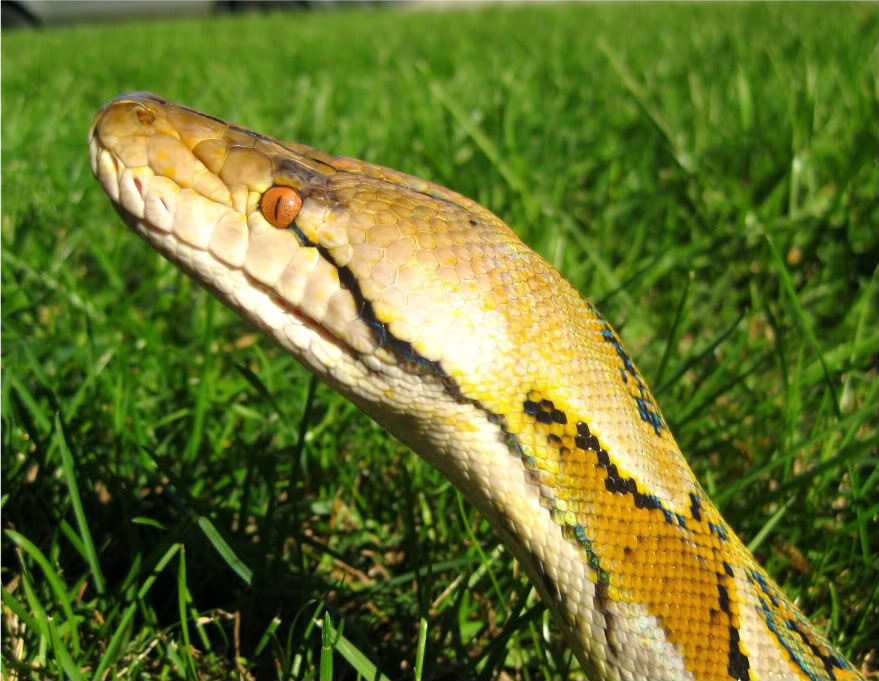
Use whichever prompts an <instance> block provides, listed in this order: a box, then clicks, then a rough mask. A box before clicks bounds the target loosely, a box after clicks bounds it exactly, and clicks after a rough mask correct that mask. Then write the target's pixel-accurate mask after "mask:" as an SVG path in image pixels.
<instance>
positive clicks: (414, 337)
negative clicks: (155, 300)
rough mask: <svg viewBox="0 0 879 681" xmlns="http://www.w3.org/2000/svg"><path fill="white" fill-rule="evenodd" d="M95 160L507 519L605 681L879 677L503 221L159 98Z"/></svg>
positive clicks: (107, 119)
mask: <svg viewBox="0 0 879 681" xmlns="http://www.w3.org/2000/svg"><path fill="white" fill-rule="evenodd" d="M88 146H89V160H90V162H91V168H92V171H93V173H94V175H95V176H96V177H97V179H98V181H99V182H100V184H101V186H102V187H103V189H104V191H105V192H106V193H107V195H108V196H109V197H110V199H111V201H112V203H113V205H114V207H115V208H116V210H117V211H118V212H119V213H120V215H121V216H122V217H123V219H124V220H125V222H127V223H128V225H129V226H130V227H131V228H132V229H133V230H134V231H135V232H137V234H139V235H140V236H141V237H142V238H143V239H144V240H146V241H147V242H148V243H149V244H150V245H152V246H153V248H155V249H156V250H157V251H159V253H161V254H162V255H163V256H165V257H166V258H167V259H169V260H170V261H171V262H173V263H174V264H175V265H177V266H178V267H180V268H181V269H183V270H184V271H185V272H186V273H188V274H189V275H191V276H192V277H193V278H194V279H196V280H197V281H198V282H200V283H201V284H203V285H204V286H205V287H207V288H208V289H209V290H210V291H211V292H213V293H214V295H216V296H217V297H218V298H219V299H220V300H221V301H222V302H223V303H225V304H226V305H228V306H229V307H231V308H232V309H233V310H235V311H237V312H238V313H239V314H240V315H241V316H243V317H244V318H246V319H247V320H249V321H250V322H251V323H252V324H254V325H256V326H257V327H260V328H262V329H264V330H265V331H266V332H267V333H268V334H269V335H271V336H272V337H273V338H274V339H275V340H276V341H277V342H278V343H280V345H282V346H283V347H284V348H285V349H286V350H288V351H289V352H290V353H292V354H293V355H294V356H295V357H296V358H297V359H298V360H299V361H300V362H301V363H302V364H304V365H305V366H306V367H308V368H309V369H310V370H311V371H313V372H315V373H316V374H318V375H319V376H320V377H321V378H323V379H324V380H326V381H327V382H328V383H329V384H330V385H331V386H332V387H333V388H335V389H336V390H338V391H339V392H340V393H342V394H343V395H346V396H347V397H348V398H350V399H351V400H352V401H353V402H354V403H356V404H357V405H358V406H359V407H360V408H362V409H363V411H365V412H366V413H367V414H369V415H370V416H371V417H372V418H373V419H375V420H376V421H377V422H379V423H380V424H382V425H383V426H384V427H385V428H387V430H389V431H390V432H391V433H393V434H394V435H395V436H396V437H398V438H399V439H400V440H402V441H403V442H405V443H406V444H408V445H409V446H410V447H412V449H414V450H415V451H416V452H417V453H418V454H420V455H421V456H422V457H423V458H424V459H426V460H427V461H428V462H429V463H431V464H432V465H433V466H435V467H436V468H438V469H439V470H440V471H441V472H442V473H443V474H444V475H446V476H447V477H448V478H449V479H450V480H451V482H452V483H453V484H454V485H455V486H456V487H457V488H458V489H460V490H461V492H462V493H463V494H464V496H465V497H466V498H467V499H468V500H469V501H470V502H471V503H473V504H474V505H475V506H476V508H478V509H479V511H480V512H481V513H482V514H483V515H484V516H485V517H486V518H488V520H489V521H490V522H491V524H492V526H493V527H494V529H495V530H496V532H497V533H498V534H499V535H500V537H501V538H502V539H503V542H504V544H505V545H506V546H507V548H508V549H509V550H510V552H511V553H512V554H513V556H515V558H516V559H517V560H518V561H519V562H520V564H521V565H522V567H523V568H524V570H525V571H526V573H527V574H528V576H529V578H530V579H531V581H532V582H533V584H534V586H535V588H536V589H537V591H538V593H539V594H540V597H541V599H542V600H543V601H544V602H545V603H546V604H547V606H548V608H549V609H550V611H551V612H552V614H553V616H554V618H555V620H556V621H557V622H558V626H559V627H560V629H561V631H562V632H563V634H564V636H565V639H566V641H567V644H568V645H569V647H570V648H571V650H572V651H573V652H574V654H575V655H576V656H577V658H578V660H579V661H580V663H581V665H582V666H583V668H584V670H585V671H586V673H587V674H588V675H589V676H590V677H592V678H606V679H639V678H640V679H743V680H744V679H852V678H859V674H858V672H857V670H855V669H854V668H853V667H852V665H851V664H850V663H849V662H848V661H847V660H846V659H845V658H844V657H843V656H842V655H841V654H840V653H839V652H837V651H836V650H835V649H834V648H833V647H832V646H831V645H830V643H829V642H828V641H827V639H826V638H825V637H824V636H823V635H822V634H821V633H820V632H818V631H817V630H816V629H815V627H813V626H812V624H811V623H810V622H809V621H808V620H807V619H806V618H805V617H804V616H803V615H802V614H801V613H800V612H799V610H798V609H797V608H796V607H795V606H794V605H793V604H792V603H791V602H790V601H789V600H788V599H787V598H786V597H785V595H784V594H783V593H782V591H781V590H780V588H779V587H778V586H777V585H776V584H775V582H773V581H772V579H771V578H770V577H769V576H768V575H767V574H766V573H765V572H764V571H763V569H762V568H761V567H760V565H759V564H758V563H757V562H756V561H755V559H754V557H753V556H752V555H751V554H750V552H749V551H748V550H747V549H746V548H745V547H744V545H743V544H742V543H741V541H740V540H739V539H738V538H737V537H736V535H735V533H734V532H733V531H732V529H730V527H729V526H728V525H727V524H726V522H725V521H724V520H723V518H722V517H721V516H720V514H719V512H718V511H717V509H716V508H715V507H714V506H713V505H712V503H711V501H710V500H709V499H708V498H707V497H706V495H705V493H704V491H703V490H702V487H701V486H700V485H699V483H698V482H697V480H696V478H695V477H694V475H693V473H692V472H691V470H690V468H689V466H688V465H687V463H686V461H685V460H684V457H683V456H682V454H681V452H680V450H679V449H678V446H677V444H676V443H675V439H674V437H673V436H672V434H671V432H670V431H669V429H668V426H667V424H666V421H665V419H664V418H663V416H662V413H661V411H660V410H659V408H658V406H657V405H656V403H655V401H654V399H653V396H652V395H651V393H650V390H649V388H648V387H647V384H646V382H645V381H644V378H643V377H642V376H641V374H640V373H639V372H638V369H637V368H636V367H635V364H634V363H633V361H632V359H631V358H630V356H629V355H628V353H627V352H626V350H625V349H624V347H623V345H622V343H621V342H620V339H619V338H618V336H617V334H616V333H615V332H614V330H613V329H612V328H611V326H610V324H609V323H608V322H607V320H605V318H604V317H602V315H601V314H600V313H599V311H598V310H597V309H596V308H595V307H594V306H592V305H591V304H590V303H588V302H586V301H585V300H584V299H583V298H582V297H581V295H580V294H579V293H578V291H576V290H575V289H574V288H573V287H572V286H571V285H570V284H569V283H568V282H567V281H566V280H565V279H564V278H563V277H562V276H561V275H560V274H559V273H558V272H557V271H556V270H555V269H554V268H553V267H552V266H551V265H550V264H549V263H547V262H546V261H545V260H544V259H542V258H541V257H540V256H539V255H537V254H535V253H534V252H533V251H531V250H530V249H529V248H528V247H527V246H525V245H524V244H523V243H522V242H521V241H520V240H519V239H518V238H517V237H516V235H515V234H514V233H513V231H512V230H511V229H510V228H509V227H507V225H505V224H504V223H503V222H502V221H501V220H500V219H499V218H497V217H496V216H495V215H493V214H492V213H491V212H489V211H488V210H487V209H485V208H483V207H482V206H480V205H479V204H477V203H475V202H474V201H471V200H470V199H467V198H465V197H464V196H461V195H460V194H457V193H456V192H454V191H451V190H449V189H446V188H444V187H441V186H439V185H436V184H433V183H431V182H428V181H426V180H422V179H419V178H417V177H413V176H411V175H407V174H404V173H401V172H398V171H395V170H391V169H389V168H384V167H381V166H377V165H373V164H371V163H367V162H365V161H359V160H356V159H352V158H344V157H338V156H330V155H328V154H326V153H324V152H322V151H319V150H317V149H313V148H311V147H307V146H304V145H301V144H295V143H290V142H280V141H277V140H275V139H273V138H271V137H268V136H266V135H262V134H259V133H255V132H252V131H250V130H247V129H245V128H242V127H240V126H237V125H232V124H230V123H227V122H226V121H223V120H221V119H218V118H214V117H212V116H208V115H205V114H202V113H199V112H197V111H194V110H192V109H189V108H187V107H184V106H180V105H177V104H173V103H171V102H169V101H167V100H165V99H163V98H161V97H158V96H156V95H152V94H148V93H141V92H138V93H127V94H124V95H120V96H119V97H117V98H116V99H114V100H112V101H111V102H109V103H108V104H106V105H105V106H104V107H102V108H101V109H100V110H99V111H98V112H97V113H96V115H95V117H94V120H93V122H92V125H91V129H90V131H89V134H88Z"/></svg>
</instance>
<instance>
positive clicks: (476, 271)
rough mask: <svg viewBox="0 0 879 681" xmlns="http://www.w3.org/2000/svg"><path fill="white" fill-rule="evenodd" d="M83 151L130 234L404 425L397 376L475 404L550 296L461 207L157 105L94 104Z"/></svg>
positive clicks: (540, 276)
mask: <svg viewBox="0 0 879 681" xmlns="http://www.w3.org/2000/svg"><path fill="white" fill-rule="evenodd" d="M88 144H89V159H90V162H91V168H92V172H93V173H94V174H95V176H96V177H97V179H98V180H99V181H100V183H101V185H102V187H103V188H104V191H105V192H106V193H107V195H108V196H109V197H110V199H111V201H112V202H113V205H114V206H115V208H116V209H117V211H118V212H119V213H120V214H121V215H122V217H123V218H124V220H125V221H126V222H127V223H128V224H129V225H130V226H131V227H132V228H133V230H134V231H135V232H137V233H138V234H139V235H140V236H141V237H143V238H144V239H145V240H147V241H148V242H149V243H150V244H152V245H153V247H155V248H156V249H157V250H158V251H159V252H160V253H162V254H163V255H164V256H165V257H166V258H168V259H169V260H171V261H172V262H173V263H174V264H176V265H177V266H178V267H180V268H182V269H183V270H185V271H186V272H187V273H189V274H191V275H192V276H193V277H194V278H195V279H196V280H197V281H199V282H200V283H201V284H203V285H204V286H206V287H207V288H208V289H210V290H211V291H212V292H213V293H214V294H215V295H217V296H218V297H219V298H220V299H221V300H222V301H223V302H224V303H226V304H227V305H229V306H230V307H232V308H233V309H235V310H236V311H238V312H239V313H240V314H242V315H243V316H244V317H246V318H247V319H248V320H250V321H251V322H252V323H254V324H256V325H257V326H259V327H261V328H263V329H265V330H267V331H268V332H269V333H270V334H271V335H272V336H273V337H274V338H275V339H276V340H277V341H278V342H280V343H281V344H282V345H283V346H285V347H286V348H287V349H288V350H290V351H291V352H292V353H293V354H294V355H295V356H296V357H297V358H298V359H300V360H301V361H302V362H303V363H305V364H306V365H307V366H308V367H309V368H311V369H312V370H314V371H316V372H317V373H319V374H320V375H321V376H323V377H325V378H327V379H328V380H330V381H331V382H332V383H333V385H334V387H336V388H337V389H340V390H341V391H342V392H344V393H346V394H349V395H350V396H352V397H354V398H355V399H358V401H360V402H361V403H362V402H364V401H365V402H371V401H378V402H381V403H383V404H382V407H381V408H382V409H383V410H384V409H386V408H387V407H389V406H392V407H393V408H394V409H396V410H404V411H406V410H409V411H411V410H412V405H411V403H410V400H411V395H404V394H403V393H405V392H406V391H405V390H401V389H400V382H401V381H402V383H403V384H405V385H408V383H406V381H408V380H409V379H405V380H404V379H401V378H400V377H401V375H409V374H411V375H413V376H420V377H423V376H425V375H430V376H432V377H434V378H436V379H437V381H438V384H443V385H445V386H446V388H444V389H447V388H448V386H449V385H450V384H451V383H454V384H455V386H456V387H455V390H457V391H459V392H460V391H461V390H467V391H470V392H473V393H474V395H473V397H474V398H477V399H478V397H479V395H478V394H477V393H479V386H480V384H484V385H485V386H488V385H489V383H490V382H491V381H489V378H487V377H486V371H489V370H490V372H491V373H492V374H493V375H498V374H499V373H503V372H513V371H515V366H513V365H514V364H515V354H514V353H512V352H507V351H506V350H508V349H510V348H512V347H513V344H514V340H513V339H516V340H517V341H518V342H520V343H521V341H522V340H523V339H526V338H527V332H526V330H527V328H528V327H532V326H533V323H532V322H533V321H535V320H537V319H539V317H540V314H541V312H540V310H541V305H540V302H541V301H543V302H548V301H549V300H550V298H551V297H552V295H553V293H552V287H553V286H557V284H558V281H563V280H562V279H561V277H559V276H558V274H557V273H555V270H553V269H552V268H551V267H549V266H548V265H547V266H546V268H543V269H542V268H541V263H542V261H540V259H539V258H537V256H535V255H534V254H533V253H532V252H531V251H530V250H528V249H527V247H525V246H524V244H522V243H521V242H520V241H519V240H518V239H517V238H516V236H515V235H514V234H513V232H512V231H511V230H510V229H509V228H508V227H507V226H506V225H505V224H504V223H503V222H502V221H501V220H499V219H498V218H497V217H495V216H494V215H493V214H492V213H490V212H489V211H487V210H486V209H484V208H483V207H481V206H479V205H478V204H476V203H475V202H473V201H470V200H469V199H467V198H465V197H463V196H461V195H460V194H457V193H455V192H453V191H450V190H448V189H446V188H444V187H441V186H439V185H436V184H433V183H430V182H427V181H425V180H422V179H420V178H417V177H413V176H411V175H407V174H405V173H400V172H398V171H395V170H391V169H388V168H384V167H381V166H377V165H373V164H369V163H365V162H363V161H359V160H356V159H351V158H345V157H335V156H330V155H327V154H325V153H324V152H321V151H318V150H316V149H313V148H311V147H307V146H305V145H300V144H295V143H289V142H280V141H278V140H275V139H273V138H271V137H268V136H266V135H261V134H259V133H256V132H253V131H250V130H247V129H245V128H242V127H240V126H236V125H232V124H230V123H227V122H226V121H223V120H220V119H218V118H215V117H212V116H208V115H205V114H202V113H199V112H197V111H194V110H192V109H189V108H187V107H184V106H180V105H177V104H174V103H172V102H169V101H168V100H166V99H163V98H161V97H159V96H157V95H153V94H150V93H144V92H133V93H126V94H123V95H120V96H119V97H117V98H115V99H113V100H112V101H110V102H109V103H107V104H106V105H105V106H103V107H102V108H101V109H100V110H99V111H98V112H97V113H96V115H95V117H94V120H93V122H92V125H91V128H90V130H89V134H88ZM535 263H536V264H535ZM535 268H536V270H538V271H535ZM517 301H518V302H520V303H522V306H523V307H522V308H521V311H520V310H519V309H517V305H516V303H517ZM451 339H454V342H450V341H451ZM488 357H492V358H494V359H493V361H491V362H487V361H486V359H487V358H488ZM492 380H493V379H492ZM416 382H418V383H424V380H423V378H417V379H416V378H413V379H411V381H410V383H411V384H415V383H416ZM486 389H488V388H486ZM492 391H493V392H495V393H496V390H495V389H494V388H492ZM385 403H392V404H385Z"/></svg>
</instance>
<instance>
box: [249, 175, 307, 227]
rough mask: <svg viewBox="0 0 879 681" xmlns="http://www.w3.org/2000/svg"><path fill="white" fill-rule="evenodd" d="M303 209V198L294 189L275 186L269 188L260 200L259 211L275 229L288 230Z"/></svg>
mask: <svg viewBox="0 0 879 681" xmlns="http://www.w3.org/2000/svg"><path fill="white" fill-rule="evenodd" d="M300 208H302V197H301V196H299V193H298V192H297V191H296V190H295V189H293V187H285V186H282V185H277V184H276V185H275V186H274V187H269V188H268V189H267V190H266V191H265V193H264V194H263V195H262V198H261V199H260V200H259V210H260V212H261V213H262V216H263V217H264V218H265V219H266V220H267V221H268V222H269V224H271V225H272V226H273V227H277V228H278V229H287V227H289V226H290V224H291V223H292V222H293V220H295V219H296V216H297V215H299V209H300Z"/></svg>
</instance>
